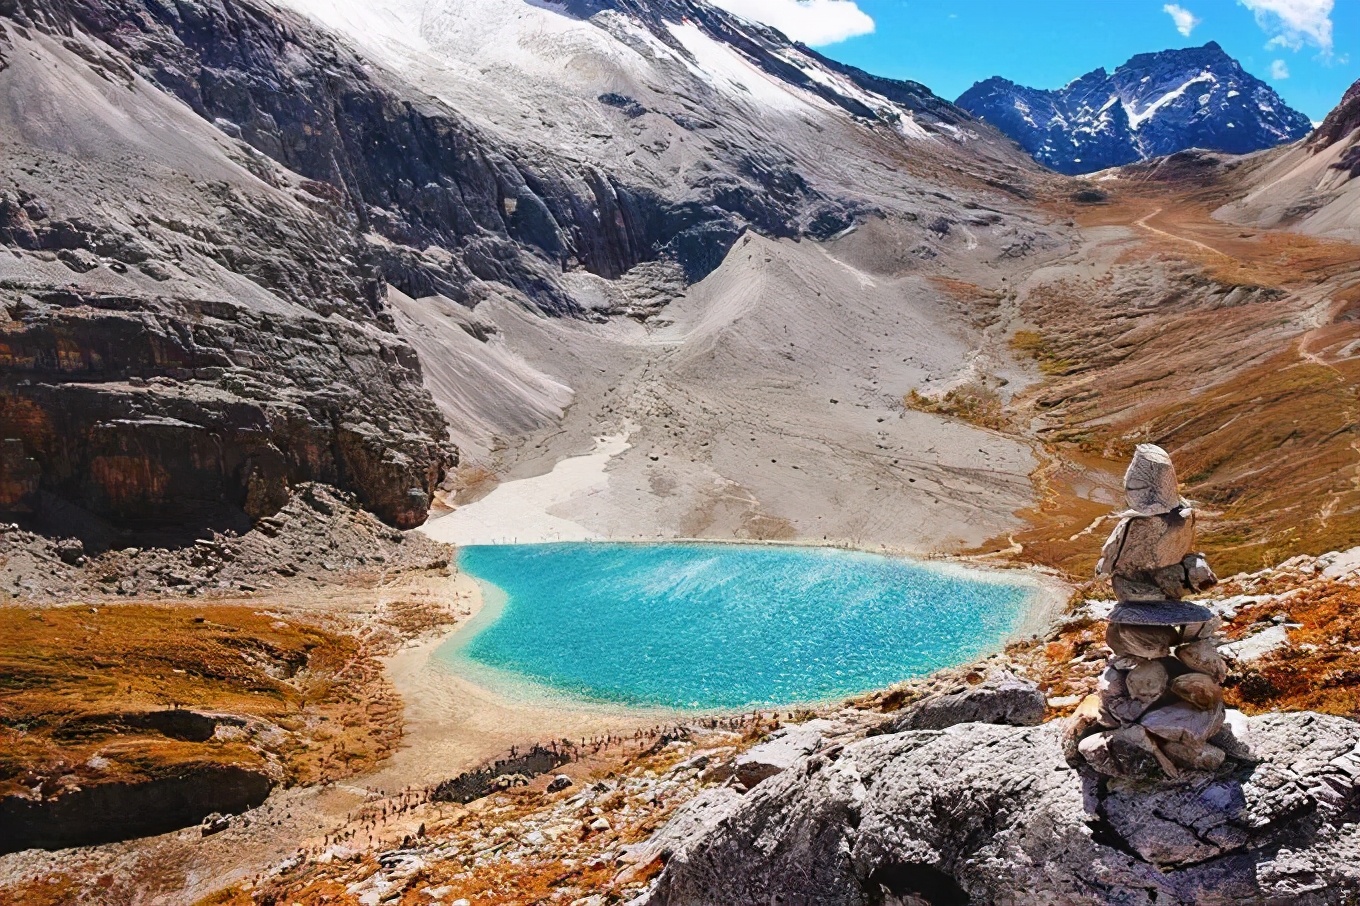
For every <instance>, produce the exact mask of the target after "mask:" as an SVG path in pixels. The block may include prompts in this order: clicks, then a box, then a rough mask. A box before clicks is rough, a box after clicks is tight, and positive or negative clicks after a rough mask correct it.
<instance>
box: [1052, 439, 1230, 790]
mask: <svg viewBox="0 0 1360 906" xmlns="http://www.w3.org/2000/svg"><path fill="white" fill-rule="evenodd" d="M1124 491H1125V495H1126V497H1127V499H1128V505H1129V509H1128V510H1126V511H1125V512H1123V513H1121V514H1120V517H1121V518H1120V520H1119V524H1118V525H1117V526H1116V527H1115V530H1114V531H1113V532H1112V533H1111V535H1110V538H1109V540H1108V541H1106V542H1105V548H1104V550H1103V551H1102V556H1101V560H1100V563H1099V564H1098V565H1097V567H1096V575H1097V576H1108V577H1109V578H1110V580H1111V582H1112V584H1113V585H1114V593H1115V598H1116V599H1117V603H1116V605H1115V608H1114V610H1113V611H1112V612H1111V613H1110V616H1109V623H1108V625H1107V627H1106V630H1105V641H1106V644H1107V645H1108V646H1109V648H1110V651H1111V652H1113V653H1112V654H1111V656H1110V657H1109V661H1108V663H1107V665H1106V667H1105V672H1104V673H1103V674H1102V675H1101V677H1100V680H1099V683H1098V685H1097V687H1096V689H1097V691H1096V693H1095V694H1094V695H1090V696H1087V698H1086V699H1085V700H1084V701H1082V703H1081V704H1080V705H1079V706H1078V708H1077V711H1076V713H1075V714H1074V715H1073V716H1072V718H1071V722H1070V723H1069V725H1068V727H1067V738H1066V744H1067V745H1066V747H1067V753H1066V754H1067V757H1068V760H1069V761H1070V762H1071V763H1072V764H1074V765H1080V764H1087V765H1089V766H1090V767H1092V768H1094V769H1095V770H1096V771H1098V772H1099V773H1101V774H1104V775H1107V776H1111V777H1123V778H1128V779H1134V780H1147V781H1162V780H1174V779H1176V778H1178V777H1180V776H1181V775H1182V773H1183V772H1185V771H1212V770H1216V769H1217V768H1218V767H1219V766H1220V765H1222V764H1223V761H1224V759H1225V757H1227V756H1228V755H1230V754H1231V755H1237V756H1239V757H1243V756H1245V751H1244V749H1243V747H1242V745H1241V743H1240V742H1239V741H1238V740H1236V738H1235V737H1233V736H1232V731H1231V729H1228V728H1225V726H1224V720H1225V711H1224V706H1223V685H1222V684H1223V680H1224V678H1225V677H1226V676H1227V672H1228V670H1227V665H1226V663H1225V662H1224V660H1223V658H1222V656H1221V655H1219V653H1218V645H1219V642H1220V641H1221V640H1220V638H1219V637H1218V635H1217V631H1218V628H1219V625H1220V623H1221V621H1220V620H1219V618H1218V617H1217V616H1216V615H1215V614H1214V613H1213V611H1211V610H1209V609H1208V608H1206V607H1203V606H1200V605H1198V604H1194V603H1190V602H1186V601H1182V600H1181V598H1182V597H1183V596H1184V595H1186V594H1187V593H1193V592H1199V591H1203V590H1205V589H1207V588H1210V587H1212V586H1213V585H1214V584H1216V583H1217V581H1218V580H1217V579H1216V578H1215V577H1214V574H1213V571H1212V570H1211V569H1210V568H1209V564H1208V563H1207V562H1206V561H1205V559H1204V556H1203V555H1202V554H1198V553H1193V552H1192V548H1193V546H1194V540H1195V511H1194V510H1193V509H1192V508H1191V506H1190V504H1189V503H1188V502H1187V501H1185V500H1183V499H1182V498H1181V496H1180V494H1179V492H1178V491H1177V488H1176V472H1175V467H1174V466H1173V465H1172V462H1171V457H1170V456H1168V455H1167V453H1166V451H1165V450H1163V449H1162V448H1161V447H1158V446H1155V445H1153V444H1140V445H1139V446H1138V447H1137V449H1136V450H1135V452H1134V456H1133V462H1132V463H1131V464H1130V465H1129V469H1128V472H1127V473H1126V474H1125V475H1124Z"/></svg>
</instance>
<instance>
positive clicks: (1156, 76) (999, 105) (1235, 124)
mask: <svg viewBox="0 0 1360 906" xmlns="http://www.w3.org/2000/svg"><path fill="white" fill-rule="evenodd" d="M955 103H956V104H958V106H960V107H962V108H963V109H965V110H967V111H968V112H970V113H972V114H973V115H975V116H977V117H978V118H979V119H982V120H984V121H986V122H988V123H991V124H992V125H994V126H996V127H997V128H999V129H1000V130H1001V131H1002V132H1005V133H1006V134H1007V135H1009V136H1010V137H1011V138H1013V139H1015V140H1016V141H1017V142H1019V143H1020V145H1021V147H1023V148H1024V149H1025V150H1026V151H1027V152H1029V153H1030V154H1031V155H1033V157H1034V159H1035V160H1037V161H1039V162H1040V163H1042V164H1044V165H1045V166H1048V167H1051V168H1053V169H1055V170H1057V171H1059V172H1060V173H1068V174H1081V173H1092V172H1094V171H1096V170H1103V169H1106V168H1108V167H1114V166H1119V165H1121V164H1127V163H1132V162H1133V161H1137V160H1145V159H1147V158H1150V157H1159V156H1162V155H1166V154H1171V153H1173V152H1176V151H1182V150H1185V149H1187V148H1204V149H1208V150H1213V151H1226V152H1229V153H1232V154H1244V153H1247V152H1250V151H1258V150H1260V149H1262V148H1269V147H1273V146H1275V145H1278V144H1281V143H1284V142H1290V141H1294V140H1296V139H1299V138H1303V137H1304V136H1306V135H1307V134H1308V133H1309V131H1310V130H1311V124H1310V123H1309V121H1308V118H1307V117H1306V116H1304V115H1303V114H1302V113H1299V112H1298V111H1296V110H1294V109H1292V108H1290V107H1289V106H1288V105H1287V104H1285V102H1284V101H1283V100H1282V99H1281V98H1280V96H1279V95H1278V94H1276V93H1275V91H1274V89H1272V88H1271V87H1270V86H1269V85H1267V84H1266V83H1264V82H1262V81H1261V80H1259V79H1257V78H1256V77H1254V76H1252V75H1251V74H1250V73H1248V72H1247V71H1246V70H1244V69H1243V68H1242V66H1241V65H1240V64H1239V63H1238V62H1237V61H1236V60H1234V59H1233V58H1232V57H1230V56H1228V54H1227V53H1225V52H1224V51H1223V49H1222V48H1221V47H1220V46H1219V45H1218V44H1217V43H1216V42H1213V41H1210V42H1209V43H1208V44H1205V45H1204V46H1203V47H1192V48H1186V49H1183V50H1166V51H1161V52H1159V53H1145V54H1138V55H1137V56H1134V57H1132V58H1131V59H1129V61H1128V62H1126V63H1124V64H1123V65H1121V66H1119V67H1117V68H1116V69H1115V70H1114V71H1113V72H1106V71H1105V70H1104V69H1096V70H1094V71H1092V72H1089V73H1087V74H1085V75H1083V76H1081V77H1080V78H1078V79H1076V80H1074V81H1072V82H1070V83H1069V84H1068V85H1066V86H1064V87H1063V88H1060V89H1057V90H1041V89H1034V88H1027V87H1025V86H1023V85H1017V84H1015V83H1014V82H1011V81H1009V80H1007V79H1004V78H1001V77H999V76H995V77H993V78H990V79H987V80H986V81H983V82H978V83H977V84H975V85H973V87H972V88H970V89H968V90H967V91H965V92H964V93H963V94H962V95H960V96H959V98H958V100H957V101H956V102H955Z"/></svg>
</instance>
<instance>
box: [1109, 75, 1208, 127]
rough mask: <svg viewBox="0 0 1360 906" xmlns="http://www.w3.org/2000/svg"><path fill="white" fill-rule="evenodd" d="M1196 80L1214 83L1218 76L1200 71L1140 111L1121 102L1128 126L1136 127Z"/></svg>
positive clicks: (1178, 95)
mask: <svg viewBox="0 0 1360 906" xmlns="http://www.w3.org/2000/svg"><path fill="white" fill-rule="evenodd" d="M1197 82H1213V83H1214V84H1218V77H1217V76H1215V75H1214V74H1213V73H1212V72H1201V73H1200V74H1199V75H1197V76H1195V77H1193V78H1191V79H1190V80H1189V81H1187V82H1186V83H1185V84H1183V85H1181V86H1180V87H1179V88H1176V89H1173V90H1171V91H1168V92H1167V93H1166V94H1164V95H1162V96H1161V97H1159V98H1158V99H1157V100H1155V101H1153V102H1152V103H1151V104H1149V105H1148V106H1147V107H1145V108H1143V110H1142V112H1136V111H1135V110H1134V109H1133V107H1132V106H1130V105H1129V104H1128V103H1127V102H1121V103H1123V104H1124V112H1125V113H1126V114H1128V117H1129V128H1130V129H1137V128H1138V127H1139V126H1140V125H1142V124H1143V123H1144V122H1145V121H1146V120H1148V119H1149V118H1151V117H1152V116H1153V115H1155V114H1156V113H1157V111H1158V110H1161V109H1162V108H1163V107H1165V106H1166V105H1167V104H1170V103H1171V102H1172V101H1174V100H1176V99H1177V98H1179V97H1180V96H1181V95H1183V94H1185V92H1186V90H1187V89H1188V88H1189V87H1190V86H1191V85H1194V84H1196V83H1197Z"/></svg>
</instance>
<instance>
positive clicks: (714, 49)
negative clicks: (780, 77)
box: [666, 22, 806, 110]
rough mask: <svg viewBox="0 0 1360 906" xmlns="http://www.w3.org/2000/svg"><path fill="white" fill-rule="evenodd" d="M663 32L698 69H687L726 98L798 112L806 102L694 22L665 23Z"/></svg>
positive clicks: (785, 84) (786, 85)
mask: <svg viewBox="0 0 1360 906" xmlns="http://www.w3.org/2000/svg"><path fill="white" fill-rule="evenodd" d="M666 29H667V31H669V32H670V33H671V36H672V37H673V38H675V40H677V41H679V42H680V44H681V45H683V46H684V48H685V50H687V51H688V52H689V54H690V56H691V57H693V58H694V62H695V63H696V64H698V65H697V66H691V67H690V69H691V70H692V71H693V72H694V73H695V75H697V76H698V77H700V78H702V79H704V80H706V81H708V82H709V84H711V85H713V86H714V87H715V88H717V89H718V90H719V91H722V92H724V93H726V94H727V95H728V96H729V97H737V98H741V99H743V100H748V101H759V102H760V103H762V104H765V105H769V106H771V107H777V108H780V109H784V110H798V109H800V108H803V107H805V106H806V102H805V101H804V100H803V99H802V98H799V97H797V96H795V95H794V94H793V92H792V91H791V90H790V88H791V87H792V86H790V85H788V84H787V83H785V82H778V81H776V80H775V79H773V78H772V77H771V76H769V75H768V74H767V73H766V72H765V71H764V70H762V69H761V68H760V67H758V66H756V65H755V64H753V63H751V62H750V61H749V60H747V59H746V58H745V57H744V56H742V55H741V54H740V53H738V52H737V50H736V49H735V48H733V47H731V46H730V45H728V44H724V43H721V42H719V41H715V40H714V39H713V38H711V37H709V36H708V34H707V33H706V32H705V31H704V30H703V29H701V28H700V27H699V26H697V25H695V24H694V23H693V22H684V23H682V24H680V25H677V24H675V23H674V22H667V23H666Z"/></svg>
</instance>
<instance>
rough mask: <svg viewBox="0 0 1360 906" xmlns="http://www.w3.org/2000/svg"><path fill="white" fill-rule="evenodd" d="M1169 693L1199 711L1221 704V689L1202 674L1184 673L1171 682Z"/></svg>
mask: <svg viewBox="0 0 1360 906" xmlns="http://www.w3.org/2000/svg"><path fill="white" fill-rule="evenodd" d="M1171 691H1172V692H1174V693H1175V694H1176V695H1178V696H1180V697H1181V698H1183V699H1185V700H1186V701H1187V702H1189V703H1190V704H1192V705H1194V706H1195V707H1196V708H1199V709H1200V710H1201V711H1212V710H1214V709H1215V708H1218V707H1220V706H1221V705H1222V704H1223V688H1222V687H1221V686H1219V684H1218V683H1216V682H1214V681H1213V678H1212V677H1208V676H1205V675H1204V674H1203V673H1186V674H1183V675H1182V676H1178V677H1176V678H1175V679H1174V680H1172V681H1171Z"/></svg>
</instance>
